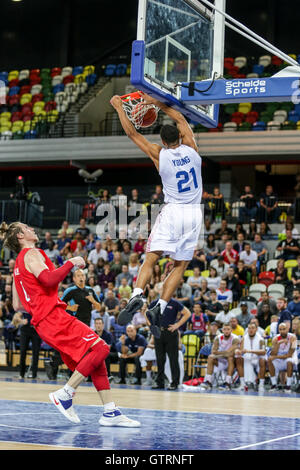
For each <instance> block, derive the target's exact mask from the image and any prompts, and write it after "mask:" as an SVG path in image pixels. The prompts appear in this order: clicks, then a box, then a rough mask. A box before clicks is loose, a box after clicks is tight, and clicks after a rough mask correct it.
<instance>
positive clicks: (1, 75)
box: [0, 70, 8, 80]
mask: <svg viewBox="0 0 300 470" xmlns="http://www.w3.org/2000/svg"><path fill="white" fill-rule="evenodd" d="M7 79H8V72H6V71H5V70H2V72H0V80H7Z"/></svg>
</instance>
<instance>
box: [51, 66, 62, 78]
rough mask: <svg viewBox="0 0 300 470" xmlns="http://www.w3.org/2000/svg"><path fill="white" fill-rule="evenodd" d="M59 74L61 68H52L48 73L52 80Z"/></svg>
mask: <svg viewBox="0 0 300 470" xmlns="http://www.w3.org/2000/svg"><path fill="white" fill-rule="evenodd" d="M60 74H61V67H53V68H52V69H51V72H50V76H51V77H52V78H53V77H55V75H60Z"/></svg>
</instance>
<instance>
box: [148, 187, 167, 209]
mask: <svg viewBox="0 0 300 470" xmlns="http://www.w3.org/2000/svg"><path fill="white" fill-rule="evenodd" d="M163 203H164V193H163V190H162V186H161V185H160V184H157V185H156V187H155V193H154V194H152V196H151V199H150V204H163Z"/></svg>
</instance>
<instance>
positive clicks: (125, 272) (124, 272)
mask: <svg viewBox="0 0 300 470" xmlns="http://www.w3.org/2000/svg"><path fill="white" fill-rule="evenodd" d="M123 278H125V279H126V280H127V283H128V285H130V286H131V285H132V280H133V277H132V275H131V274H130V272H129V271H128V264H123V265H122V272H121V273H120V274H118V275H117V277H116V282H115V284H116V287H117V288H119V287H120V285H121V281H122V279H123Z"/></svg>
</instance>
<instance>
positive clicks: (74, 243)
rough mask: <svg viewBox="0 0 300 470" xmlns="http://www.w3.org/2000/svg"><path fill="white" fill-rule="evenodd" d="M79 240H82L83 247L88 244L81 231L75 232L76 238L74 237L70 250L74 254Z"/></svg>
mask: <svg viewBox="0 0 300 470" xmlns="http://www.w3.org/2000/svg"><path fill="white" fill-rule="evenodd" d="M78 242H81V244H82V246H83V247H85V246H86V242H85V240H83V238H82V235H81V233H79V232H78V233H75V235H74V238H73V240H72V241H71V243H70V251H71V253H72V255H73V254H74V252H75V250H76V248H77V243H78ZM73 256H74V255H73Z"/></svg>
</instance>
